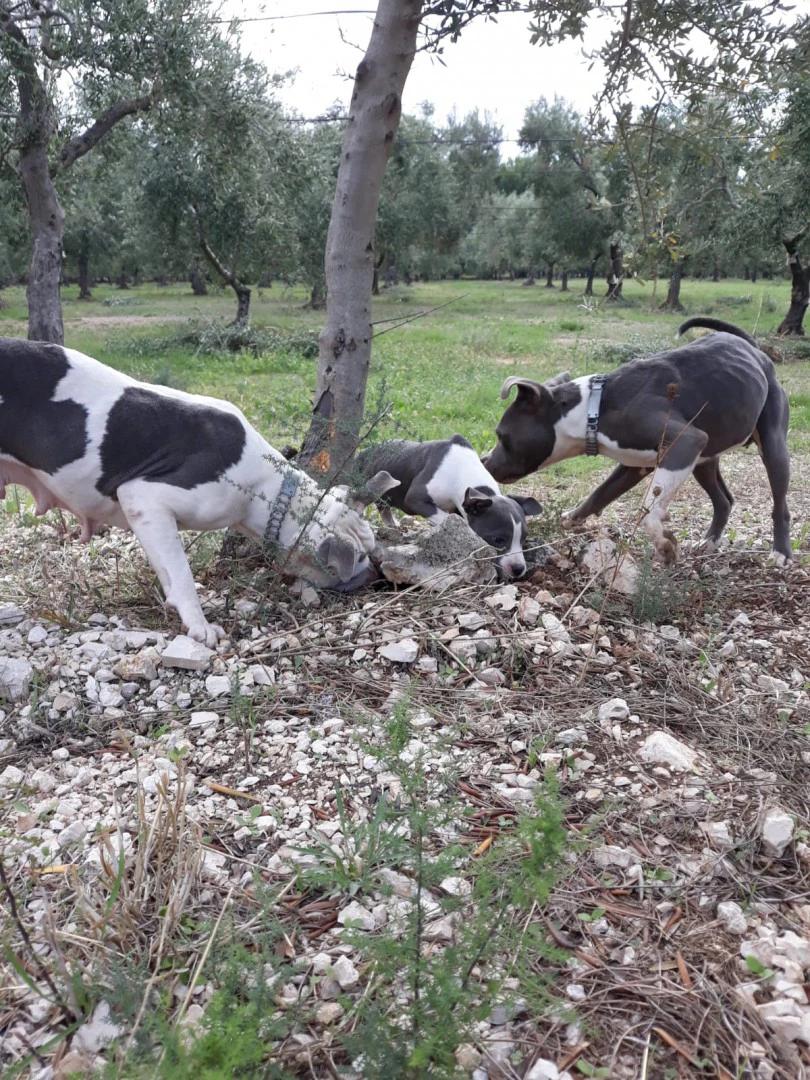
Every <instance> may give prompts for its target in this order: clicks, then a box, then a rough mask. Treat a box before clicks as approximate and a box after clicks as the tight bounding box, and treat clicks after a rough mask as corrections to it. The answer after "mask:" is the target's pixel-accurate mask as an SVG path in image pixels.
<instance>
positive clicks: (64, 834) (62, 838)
mask: <svg viewBox="0 0 810 1080" xmlns="http://www.w3.org/2000/svg"><path fill="white" fill-rule="evenodd" d="M85 836H87V826H86V825H85V823H84V822H83V821H74V822H73V823H72V824H70V825H66V826H65V828H64V829H62V831H61V832H60V833H59V835H58V836H57V837H56V842H57V844H58V845H59V847H60V848H63V847H68V846H69V845H70V844H79V843H81V841H82V840H84V838H85Z"/></svg>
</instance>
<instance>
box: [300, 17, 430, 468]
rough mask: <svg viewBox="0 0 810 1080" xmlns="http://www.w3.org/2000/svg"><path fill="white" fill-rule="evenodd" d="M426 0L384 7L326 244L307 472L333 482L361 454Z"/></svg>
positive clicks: (346, 140) (352, 114) (358, 82)
mask: <svg viewBox="0 0 810 1080" xmlns="http://www.w3.org/2000/svg"><path fill="white" fill-rule="evenodd" d="M421 17H422V0H378V4H377V14H376V16H375V19H374V26H373V29H372V31H371V39H370V41H369V44H368V49H367V50H366V54H365V56H364V58H363V59H362V60H361V61H360V64H359V65H358V68H357V73H356V75H355V81H354V90H353V93H352V100H351V105H350V107H349V120H348V123H347V125H346V131H345V134H344V136H343V146H342V148H341V156H340V167H339V169H338V177H337V188H336V191H335V199H334V203H333V204H332V218H331V221H330V223H329V233H328V236H327V240H326V262H325V267H326V312H327V316H326V326H325V327H324V328H323V330H322V331H321V334H320V353H319V357H318V380H317V386H316V391H315V408H314V409H313V415H312V421H311V423H310V428H309V432H308V433H307V438H306V441H305V443H304V447H303V449H302V451H301V453H300V455H299V457H298V461H299V462H301V464H303V465H308V466H309V467H310V468H311V469H312V470H313V471H314V472H319V473H321V474H323V475H324V476H326V477H328V478H332V477H333V476H335V475H336V474H337V473H338V472H339V471H340V470H341V468H342V467H343V466H344V465H345V464H347V463H348V461H349V459H350V458H351V456H352V454H353V453H354V451H355V450H356V449H357V445H358V436H359V434H360V427H361V424H362V421H363V412H364V409H365V403H366V382H367V379H368V372H369V366H370V363H371V289H372V283H373V278H374V226H375V222H376V218H377V207H378V204H379V201H380V189H381V187H382V182H383V177H384V176H385V168H386V165H387V164H388V158H389V157H390V155H391V149H392V147H393V145H394V139H395V137H396V133H397V129H398V128H399V120H400V115H401V112H402V91H403V89H404V87H405V80H406V79H407V77H408V72H409V71H410V69H411V64H412V62H413V58H414V55H415V52H416V35H417V31H418V29H419V23H420V20H421Z"/></svg>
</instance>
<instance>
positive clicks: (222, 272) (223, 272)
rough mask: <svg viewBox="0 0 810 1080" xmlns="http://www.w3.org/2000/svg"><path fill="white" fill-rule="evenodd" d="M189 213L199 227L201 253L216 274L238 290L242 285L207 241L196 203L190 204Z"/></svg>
mask: <svg viewBox="0 0 810 1080" xmlns="http://www.w3.org/2000/svg"><path fill="white" fill-rule="evenodd" d="M188 212H189V213H190V214H191V216H192V217H193V218H194V221H195V222H196V225H197V235H198V237H199V241H200V251H202V253H203V255H204V256H205V257H206V259H207V260H208V262H209V263H210V264H211V266H212V267H213V268H214V270H216V272H217V273H218V274H219V276H220V277H221V278H222V280H223V281H224V282H225V284H226V285H230V287H231V288H232V289H234V288H236V286H237V285H239V284H240V283H239V282H238V281H237V280H236V278H234V276H233V274H232V273H231V271H230V270H228V268H227V267H226V266H223V264H222V263H221V262H220V261H219V259H218V258H217V255H216V253H215V252H214V249H213V248H212V247H211V245H210V244H209V243H208V241H207V240H206V239H205V233H204V232H203V225H202V221H201V220H200V215H199V214H198V213H197V207H196V206H195V205H194V203H189V204H188Z"/></svg>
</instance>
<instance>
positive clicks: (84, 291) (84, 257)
mask: <svg viewBox="0 0 810 1080" xmlns="http://www.w3.org/2000/svg"><path fill="white" fill-rule="evenodd" d="M79 299H80V300H92V299H93V294H92V293H91V292H90V252H89V250H88V246H87V245H86V244H82V248H81V251H80V252H79Z"/></svg>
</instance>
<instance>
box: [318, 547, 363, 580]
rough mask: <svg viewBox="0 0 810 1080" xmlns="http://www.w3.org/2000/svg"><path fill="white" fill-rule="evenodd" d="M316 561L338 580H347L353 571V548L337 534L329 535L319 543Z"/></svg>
mask: <svg viewBox="0 0 810 1080" xmlns="http://www.w3.org/2000/svg"><path fill="white" fill-rule="evenodd" d="M317 557H318V562H319V563H320V564H321V566H323V567H324V568H325V569H327V570H328V571H329V572H330V573H332V574H334V575H335V577H336V578H337V579H338V581H349V580H350V579H351V576H352V574H353V573H354V548H353V547H352V545H351V544H350V543H349V542H348V541H347V540H342V539H341V538H340V537H339V536H330V537H329V539H328V540H324V542H323V543H322V544H321V545H320V547H319V548H318V552H317Z"/></svg>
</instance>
